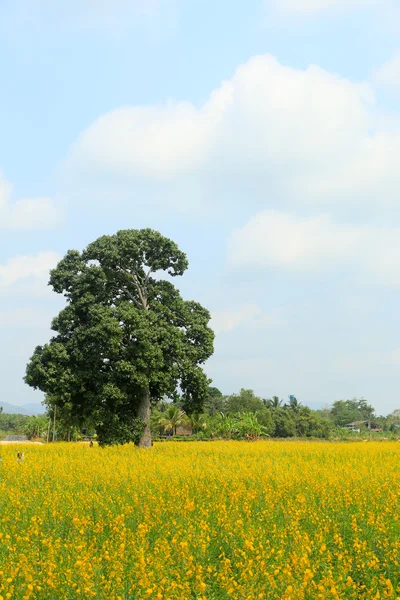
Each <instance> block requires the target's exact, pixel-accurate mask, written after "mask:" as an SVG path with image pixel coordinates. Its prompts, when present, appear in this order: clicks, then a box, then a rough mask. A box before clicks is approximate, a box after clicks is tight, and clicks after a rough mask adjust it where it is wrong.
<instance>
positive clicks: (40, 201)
mask: <svg viewBox="0 0 400 600" xmlns="http://www.w3.org/2000/svg"><path fill="white" fill-rule="evenodd" d="M11 193H12V186H11V185H10V183H9V182H8V181H7V180H6V179H5V178H4V176H3V175H2V173H1V172H0V229H11V230H28V229H49V228H52V227H55V226H56V225H58V224H59V223H60V221H61V218H62V216H61V212H60V211H59V210H58V209H57V208H56V207H55V205H54V203H53V202H52V201H51V200H50V199H49V198H23V199H20V200H17V201H16V202H11Z"/></svg>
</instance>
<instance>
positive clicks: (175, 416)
mask: <svg viewBox="0 0 400 600" xmlns="http://www.w3.org/2000/svg"><path fill="white" fill-rule="evenodd" d="M185 420H186V419H185V411H184V410H181V409H180V408H178V407H177V406H174V405H172V406H169V407H168V408H167V410H166V411H165V412H164V413H162V415H161V416H160V419H159V421H158V422H159V425H161V426H162V427H163V428H164V431H165V429H172V431H173V433H174V435H176V428H177V427H178V426H179V425H182V423H184V422H185Z"/></svg>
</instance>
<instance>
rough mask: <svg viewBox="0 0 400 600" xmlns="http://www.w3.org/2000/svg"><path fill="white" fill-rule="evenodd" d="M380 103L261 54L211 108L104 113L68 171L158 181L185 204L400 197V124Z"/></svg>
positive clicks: (117, 184)
mask: <svg viewBox="0 0 400 600" xmlns="http://www.w3.org/2000/svg"><path fill="white" fill-rule="evenodd" d="M378 108H379V107H377V106H376V100H375V96H374V92H373V89H372V87H371V86H370V85H369V84H367V83H362V84H360V83H355V82H352V81H349V80H347V79H343V78H341V77H339V76H337V75H335V74H332V73H329V72H327V71H324V70H323V69H321V68H319V67H317V66H310V67H308V68H307V69H306V70H298V69H293V68H289V67H286V66H283V65H281V64H280V63H279V62H278V61H277V60H276V59H275V58H274V57H272V56H270V55H266V56H257V57H254V58H252V59H251V60H249V61H248V62H247V63H246V64H244V65H242V66H240V67H239V68H238V69H237V70H236V72H235V74H234V75H233V77H232V78H231V79H230V80H229V81H225V82H224V83H222V85H221V86H220V87H219V88H218V89H216V90H214V91H213V93H212V94H211V95H210V97H209V99H208V101H207V102H206V103H205V104H204V105H203V106H202V107H200V108H197V107H195V106H193V105H192V104H190V103H183V102H169V103H167V104H166V105H161V106H153V107H140V106H132V107H125V108H121V109H117V110H115V111H113V112H110V113H108V114H105V115H103V116H101V117H100V118H99V119H97V120H96V121H95V122H94V123H93V124H92V125H91V126H90V127H89V128H88V129H87V130H86V131H84V132H83V133H82V135H81V136H80V138H79V139H78V140H77V142H76V143H75V145H74V146H73V148H72V150H71V153H70V155H69V157H68V158H67V161H66V164H65V168H66V172H67V173H68V177H67V178H66V179H68V180H70V181H71V179H72V180H74V179H75V181H77V180H79V178H83V179H84V182H85V184H87V183H88V181H91V182H92V185H93V186H96V185H97V186H98V187H99V188H100V189H101V188H102V187H103V184H104V183H106V184H107V185H110V186H111V188H112V187H113V186H114V188H115V189H116V190H117V192H118V191H119V190H120V189H121V186H123V185H124V184H126V188H127V189H131V185H132V182H136V183H137V182H140V183H143V182H150V183H151V185H158V186H159V189H160V190H161V191H160V193H159V203H160V206H162V205H164V206H165V205H168V203H171V198H175V202H176V198H177V196H179V194H181V196H182V197H183V198H184V201H183V202H182V203H181V205H182V206H184V209H185V211H188V210H190V209H192V210H193V211H195V210H198V206H197V205H196V204H198V203H202V204H203V205H207V203H208V206H209V207H211V206H212V207H216V206H218V204H219V205H220V206H221V205H225V206H226V204H227V203H229V204H231V203H232V202H239V203H241V204H242V205H243V204H245V205H246V207H247V206H249V207H251V206H253V207H257V209H261V208H267V207H270V206H273V205H275V206H276V205H277V202H279V203H282V202H284V203H286V204H288V205H299V204H300V205H304V204H314V205H324V204H325V205H330V206H335V207H337V206H339V205H340V204H341V205H342V206H345V207H347V206H348V205H349V204H352V205H359V206H363V207H365V206H367V205H370V206H372V207H376V206H377V205H378V203H382V202H385V203H392V204H395V205H398V206H400V196H399V194H398V191H397V190H398V189H399V186H400V132H399V131H398V130H396V129H395V128H393V127H392V126H391V125H390V124H386V123H384V122H383V121H382V120H378V118H377V115H378V113H379V110H377V109H378ZM171 190H172V192H171ZM188 190H189V191H190V190H191V192H192V193H191V194H190V193H189V194H188ZM130 197H132V196H130ZM178 204H179V202H178Z"/></svg>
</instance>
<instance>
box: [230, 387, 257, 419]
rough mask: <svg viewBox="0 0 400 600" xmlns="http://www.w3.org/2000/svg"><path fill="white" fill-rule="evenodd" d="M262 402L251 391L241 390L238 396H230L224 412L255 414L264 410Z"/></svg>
mask: <svg viewBox="0 0 400 600" xmlns="http://www.w3.org/2000/svg"><path fill="white" fill-rule="evenodd" d="M264 408H265V406H264V403H263V401H262V400H261V399H260V398H257V396H256V395H255V394H254V392H253V390H245V389H243V388H242V389H241V390H240V393H239V394H232V395H231V396H229V397H228V398H227V400H226V403H225V411H226V412H227V413H229V414H236V413H239V412H247V411H248V412H257V411H260V410H264Z"/></svg>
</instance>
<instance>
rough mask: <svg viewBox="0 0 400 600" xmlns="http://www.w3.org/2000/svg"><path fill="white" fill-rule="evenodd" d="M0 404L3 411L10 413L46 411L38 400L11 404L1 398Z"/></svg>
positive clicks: (27, 413) (40, 412) (33, 413)
mask: <svg viewBox="0 0 400 600" xmlns="http://www.w3.org/2000/svg"><path fill="white" fill-rule="evenodd" d="M0 406H2V407H3V413H5V414H9V415H28V416H32V415H40V414H44V413H45V412H46V410H45V407H44V406H42V405H41V404H40V403H38V402H31V403H29V404H22V405H21V406H17V405H16V404H9V403H8V402H3V401H1V400H0Z"/></svg>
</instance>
